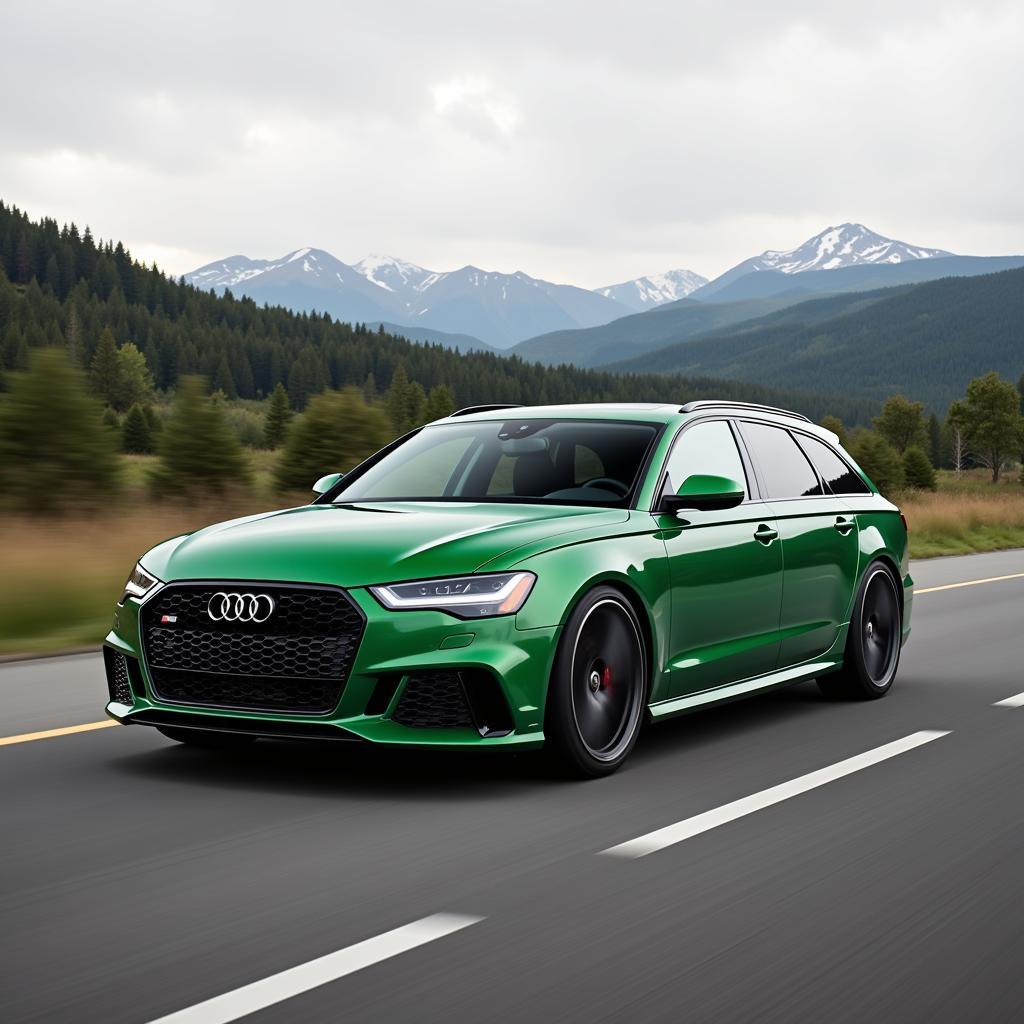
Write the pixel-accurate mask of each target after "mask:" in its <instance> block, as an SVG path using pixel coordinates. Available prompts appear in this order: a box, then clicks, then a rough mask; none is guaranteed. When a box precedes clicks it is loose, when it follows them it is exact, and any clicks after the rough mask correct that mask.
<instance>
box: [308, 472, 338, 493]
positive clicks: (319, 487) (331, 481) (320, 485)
mask: <svg viewBox="0 0 1024 1024" xmlns="http://www.w3.org/2000/svg"><path fill="white" fill-rule="evenodd" d="M344 475H345V474H344V473H328V474H327V476H322V477H320V479H319V480H317V482H316V483H315V484H313V490H314V492H315V493H317V494H326V493H327V492H328V491H329V490H330V489H331V488H332V487H333V486H334V485H335V484H336V483H337V482H338V481H339V480H340V479H341V478H342V477H343V476H344Z"/></svg>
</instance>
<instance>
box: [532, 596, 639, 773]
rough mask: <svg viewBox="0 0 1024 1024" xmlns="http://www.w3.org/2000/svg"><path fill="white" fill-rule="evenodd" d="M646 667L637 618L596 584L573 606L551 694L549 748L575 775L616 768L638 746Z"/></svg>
mask: <svg viewBox="0 0 1024 1024" xmlns="http://www.w3.org/2000/svg"><path fill="white" fill-rule="evenodd" d="M646 695H647V666H646V660H645V657H644V644H643V637H642V633H641V630H640V623H639V621H638V620H637V617H636V613H635V612H634V611H633V609H632V608H631V607H630V606H629V603H628V602H627V601H626V600H625V599H624V598H623V597H622V595H621V594H620V593H619V592H618V591H617V590H615V589H614V588H612V587H605V586H601V587H595V588H594V589H593V590H591V591H590V592H589V593H588V594H586V595H585V596H584V598H583V599H582V600H581V601H580V603H579V604H578V605H577V606H576V607H575V608H574V609H573V611H572V613H571V614H570V616H569V618H568V621H567V622H566V624H565V630H564V631H563V633H562V639H561V641H560V642H559V646H558V653H557V654H556V656H555V665H554V670H553V672H552V677H551V685H550V687H549V690H548V701H547V711H546V715H545V736H546V737H547V745H548V747H549V748H550V750H551V752H552V753H553V754H554V755H555V756H556V758H557V760H558V762H559V763H560V764H561V766H562V767H563V768H564V769H567V770H568V771H569V773H570V774H572V775H575V776H577V777H583V778H587V777H590V778H593V777H595V776H599V775H608V774H610V773H611V772H613V771H615V769H616V768H618V767H619V765H620V764H622V762H623V761H624V760H625V759H626V757H627V756H628V755H629V752H630V751H631V750H632V749H633V745H634V744H635V743H636V738H637V735H638V734H639V732H640V725H641V720H642V717H643V708H644V702H645V700H646Z"/></svg>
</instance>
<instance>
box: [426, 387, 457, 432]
mask: <svg viewBox="0 0 1024 1024" xmlns="http://www.w3.org/2000/svg"><path fill="white" fill-rule="evenodd" d="M454 411H455V397H454V396H453V395H452V391H451V388H449V387H448V385H447V384H436V385H435V386H434V387H432V388H431V389H430V394H429V395H428V396H427V410H426V422H427V423H432V422H433V421H434V420H440V419H444V417H445V416H451V414H452V413H453V412H454Z"/></svg>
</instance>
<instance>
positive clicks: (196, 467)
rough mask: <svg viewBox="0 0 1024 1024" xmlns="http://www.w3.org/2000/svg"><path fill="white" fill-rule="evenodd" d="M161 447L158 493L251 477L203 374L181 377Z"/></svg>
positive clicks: (154, 478)
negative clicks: (207, 387)
mask: <svg viewBox="0 0 1024 1024" xmlns="http://www.w3.org/2000/svg"><path fill="white" fill-rule="evenodd" d="M158 452H159V455H160V461H159V463H158V465H157V466H156V468H155V469H154V470H153V472H152V474H151V478H150V480H151V484H152V487H153V490H154V491H155V492H156V493H157V494H161V495H179V496H192V495H198V494H202V493H204V492H221V491H224V490H225V489H226V488H227V487H229V486H231V485H242V484H246V483H248V482H249V466H248V463H247V461H246V458H245V454H244V453H243V451H242V447H241V445H240V444H239V443H238V440H237V438H236V437H235V435H234V434H233V433H232V432H231V429H230V428H229V427H228V424H227V421H226V419H225V417H224V410H223V407H222V405H221V404H220V403H218V402H215V401H213V400H212V399H211V398H209V397H207V394H206V385H205V382H204V381H203V380H202V378H200V377H183V378H181V380H180V381H179V383H178V392H177V395H176V396H175V400H174V407H173V409H172V411H171V416H170V418H169V419H168V421H167V423H166V424H165V425H164V429H163V431H162V432H161V434H160V440H159V445H158Z"/></svg>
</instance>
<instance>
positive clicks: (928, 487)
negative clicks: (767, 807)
mask: <svg viewBox="0 0 1024 1024" xmlns="http://www.w3.org/2000/svg"><path fill="white" fill-rule="evenodd" d="M903 482H904V483H905V484H906V486H907V487H914V488H916V489H918V490H921V491H934V490H935V487H936V484H935V470H934V469H933V468H932V464H931V463H930V462H929V461H928V456H927V455H926V454H925V452H924V449H923V448H918V447H917V445H911V446H910V447H909V448H908V449H907V450H906V451H905V452H904V453H903Z"/></svg>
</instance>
